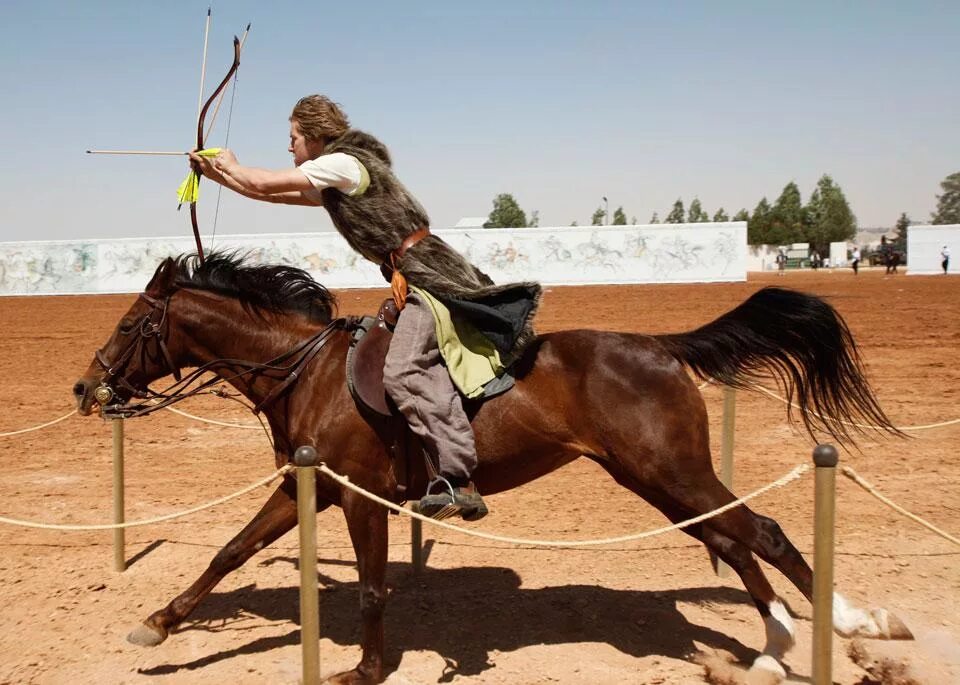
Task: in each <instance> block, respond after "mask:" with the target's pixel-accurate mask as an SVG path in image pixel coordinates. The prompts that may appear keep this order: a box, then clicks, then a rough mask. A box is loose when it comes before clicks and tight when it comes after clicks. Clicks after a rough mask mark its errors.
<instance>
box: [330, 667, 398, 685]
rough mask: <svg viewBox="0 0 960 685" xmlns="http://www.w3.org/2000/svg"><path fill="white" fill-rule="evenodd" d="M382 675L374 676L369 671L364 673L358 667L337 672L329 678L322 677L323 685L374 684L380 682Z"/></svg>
mask: <svg viewBox="0 0 960 685" xmlns="http://www.w3.org/2000/svg"><path fill="white" fill-rule="evenodd" d="M382 682H383V677H382V676H381V677H379V678H378V677H376V676H375V675H373V674H370V673H364V672H363V671H361V670H360V669H359V668H355V669H353V670H352V671H344V672H343V673H337V674H336V675H332V676H330V677H329V678H324V680H323V685H375V684H376V683H382Z"/></svg>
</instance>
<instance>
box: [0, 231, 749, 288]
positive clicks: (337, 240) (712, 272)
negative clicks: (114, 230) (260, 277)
mask: <svg viewBox="0 0 960 685" xmlns="http://www.w3.org/2000/svg"><path fill="white" fill-rule="evenodd" d="M437 233H438V234H439V235H441V236H443V238H444V239H445V240H447V241H448V242H449V243H450V244H451V245H453V246H454V247H455V248H456V249H458V250H460V251H461V252H463V253H464V254H465V255H466V256H467V257H468V258H469V259H470V260H471V261H472V262H473V263H474V264H476V265H477V266H478V267H479V268H480V269H482V270H483V271H484V272H486V273H487V274H488V275H489V276H490V277H491V278H493V279H494V280H495V281H497V282H506V281H513V280H521V279H522V280H538V281H540V282H542V283H544V284H546V285H561V284H570V285H574V284H601V283H658V282H659V283H682V282H710V281H742V280H745V279H746V251H747V247H746V224H745V223H717V224H709V223H708V224H680V225H670V226H666V225H663V224H658V225H653V226H616V227H614V226H591V227H567V228H522V229H444V230H438V231H437ZM193 247H194V246H193V240H192V238H191V237H189V236H186V237H183V238H125V239H120V240H85V241H37V242H18V243H0V294H3V295H30V294H74V293H129V292H139V291H141V290H142V289H143V287H144V286H145V285H146V284H147V282H148V281H149V280H150V277H151V276H152V275H153V272H154V270H155V269H156V268H157V265H158V264H159V263H160V262H161V261H162V260H163V259H164V258H166V257H168V256H171V255H179V254H183V253H188V252H191V251H192V250H193ZM216 248H217V249H218V250H232V251H236V252H238V253H240V254H244V255H245V256H246V259H247V260H248V261H249V262H250V263H253V264H286V265H290V266H296V267H299V268H302V269H305V270H307V271H308V272H309V273H310V274H311V275H312V276H313V277H314V278H315V279H316V280H318V281H319V282H321V283H323V284H324V285H325V286H327V287H330V288H367V287H383V286H385V283H384V281H383V278H382V276H381V275H380V270H379V269H378V267H377V266H376V265H374V264H371V263H369V262H367V261H365V260H364V259H362V258H361V257H359V256H358V255H357V254H356V253H355V252H354V251H353V250H351V249H350V247H349V245H347V243H346V241H344V240H343V238H341V237H340V236H339V234H336V233H296V234H293V233H291V234H274V235H259V236H258V235H234V236H219V237H218V238H217V243H216Z"/></svg>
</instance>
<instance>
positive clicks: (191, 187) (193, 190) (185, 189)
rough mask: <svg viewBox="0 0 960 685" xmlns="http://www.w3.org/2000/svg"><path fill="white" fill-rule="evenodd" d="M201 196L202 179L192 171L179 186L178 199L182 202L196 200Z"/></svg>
mask: <svg viewBox="0 0 960 685" xmlns="http://www.w3.org/2000/svg"><path fill="white" fill-rule="evenodd" d="M199 196H200V179H199V177H197V175H196V174H195V173H194V172H193V171H191V172H190V173H189V174H187V177H186V178H185V179H184V181H183V183H181V184H180V187H179V188H177V201H178V202H179V203H180V204H184V203H188V202H196V201H197V197H199Z"/></svg>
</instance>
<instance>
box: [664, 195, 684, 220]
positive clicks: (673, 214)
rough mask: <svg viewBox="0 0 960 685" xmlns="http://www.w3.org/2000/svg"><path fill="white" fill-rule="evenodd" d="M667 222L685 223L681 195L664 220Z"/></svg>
mask: <svg viewBox="0 0 960 685" xmlns="http://www.w3.org/2000/svg"><path fill="white" fill-rule="evenodd" d="M663 223H665V224H682V223H683V200H682V199H680V198H679V197H678V198H677V201H676V202H674V203H673V209H671V210H670V213H669V214H667V218H666V219H664V220H663Z"/></svg>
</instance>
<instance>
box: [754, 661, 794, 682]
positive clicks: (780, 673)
mask: <svg viewBox="0 0 960 685" xmlns="http://www.w3.org/2000/svg"><path fill="white" fill-rule="evenodd" d="M761 671H762V672H765V673H769V674H770V675H772V676H775V678H776V680H774V681H773V682H780V681H781V680H782V679H784V678H786V677H787V672H786V671H785V670H784V668H783V665H782V664H781V663H780V662H779V661H777V660H776V659H774V658H773V657H772V656H770V655H769V654H761V655H760V656H758V657H757V658H756V659H754V661H753V666H751V667H750V672H751V673H755V672H761Z"/></svg>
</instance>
